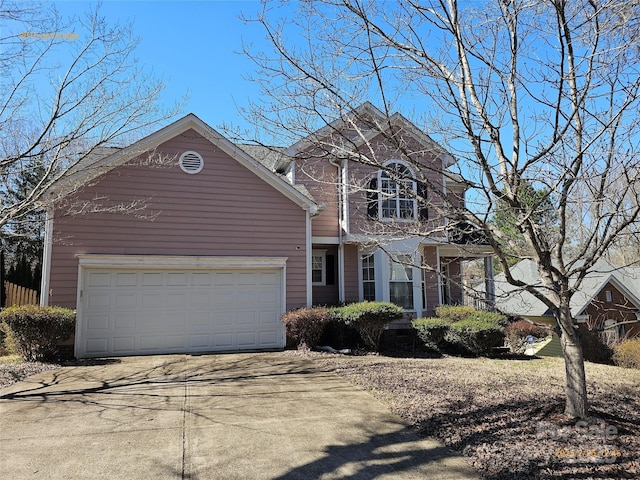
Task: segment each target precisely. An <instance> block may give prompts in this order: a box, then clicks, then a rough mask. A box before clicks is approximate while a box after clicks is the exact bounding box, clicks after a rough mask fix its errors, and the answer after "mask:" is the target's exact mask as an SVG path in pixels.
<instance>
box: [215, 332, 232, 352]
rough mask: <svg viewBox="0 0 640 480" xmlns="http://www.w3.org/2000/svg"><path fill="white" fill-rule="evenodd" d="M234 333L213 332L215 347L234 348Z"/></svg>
mask: <svg viewBox="0 0 640 480" xmlns="http://www.w3.org/2000/svg"><path fill="white" fill-rule="evenodd" d="M234 346H235V345H234V344H233V334H231V333H214V334H213V347H214V348H218V349H220V348H225V347H226V348H233V347H234Z"/></svg>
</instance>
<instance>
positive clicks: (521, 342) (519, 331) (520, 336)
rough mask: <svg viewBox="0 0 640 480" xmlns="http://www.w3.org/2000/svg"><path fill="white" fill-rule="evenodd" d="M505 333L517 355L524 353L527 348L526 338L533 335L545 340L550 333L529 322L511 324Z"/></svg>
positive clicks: (520, 321) (519, 321) (522, 321)
mask: <svg viewBox="0 0 640 480" xmlns="http://www.w3.org/2000/svg"><path fill="white" fill-rule="evenodd" d="M504 333H505V335H506V337H507V341H508V342H509V346H510V347H511V350H512V351H514V352H516V353H523V352H524V351H525V350H526V348H527V341H526V338H527V337H528V336H529V335H531V336H532V337H536V338H545V337H546V336H547V335H548V334H549V332H548V331H547V330H546V329H545V328H543V327H541V326H539V325H535V324H533V323H531V322H530V321H528V320H518V321H516V322H513V323H510V324H509V325H507V326H506V328H505V329H504Z"/></svg>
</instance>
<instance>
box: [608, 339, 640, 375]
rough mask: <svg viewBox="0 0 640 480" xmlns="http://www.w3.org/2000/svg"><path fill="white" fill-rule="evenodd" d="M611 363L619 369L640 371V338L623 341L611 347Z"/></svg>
mask: <svg viewBox="0 0 640 480" xmlns="http://www.w3.org/2000/svg"><path fill="white" fill-rule="evenodd" d="M613 361H614V362H615V364H616V365H618V366H619V367H624V368H638V369H640V338H631V339H627V340H623V341H622V342H620V343H619V344H618V345H616V346H615V347H613Z"/></svg>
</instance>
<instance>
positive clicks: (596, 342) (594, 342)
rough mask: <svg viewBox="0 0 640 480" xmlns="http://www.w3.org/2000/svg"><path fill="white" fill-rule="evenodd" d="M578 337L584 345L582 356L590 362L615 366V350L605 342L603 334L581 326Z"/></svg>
mask: <svg viewBox="0 0 640 480" xmlns="http://www.w3.org/2000/svg"><path fill="white" fill-rule="evenodd" d="M578 337H579V338H580V343H582V356H583V358H584V359H585V360H586V361H588V362H593V363H602V364H604V365H612V364H613V348H611V346H610V345H608V344H607V342H605V340H604V338H603V337H602V334H601V332H599V331H597V330H588V329H587V328H584V326H581V327H580V329H579V330H578Z"/></svg>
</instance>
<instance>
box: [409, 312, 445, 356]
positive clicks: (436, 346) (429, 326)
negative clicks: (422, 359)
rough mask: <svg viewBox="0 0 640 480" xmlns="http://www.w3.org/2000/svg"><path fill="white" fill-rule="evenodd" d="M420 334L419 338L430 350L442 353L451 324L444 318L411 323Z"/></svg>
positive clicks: (432, 318) (424, 319) (420, 319)
mask: <svg viewBox="0 0 640 480" xmlns="http://www.w3.org/2000/svg"><path fill="white" fill-rule="evenodd" d="M411 324H412V325H413V328H415V329H416V330H417V332H418V337H419V338H420V340H422V341H423V342H424V344H425V346H426V347H427V348H429V349H430V350H436V351H440V349H441V347H442V345H443V344H444V339H445V336H446V335H447V332H448V331H449V327H450V325H451V323H450V322H449V321H448V320H445V319H444V318H437V317H430V318H418V319H416V320H414V321H413V322H411Z"/></svg>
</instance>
